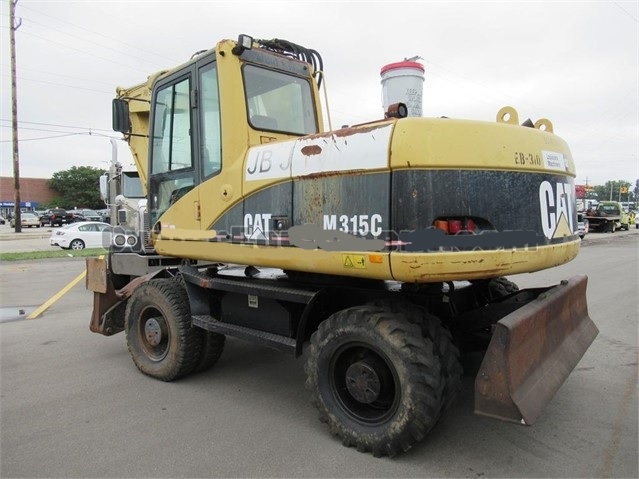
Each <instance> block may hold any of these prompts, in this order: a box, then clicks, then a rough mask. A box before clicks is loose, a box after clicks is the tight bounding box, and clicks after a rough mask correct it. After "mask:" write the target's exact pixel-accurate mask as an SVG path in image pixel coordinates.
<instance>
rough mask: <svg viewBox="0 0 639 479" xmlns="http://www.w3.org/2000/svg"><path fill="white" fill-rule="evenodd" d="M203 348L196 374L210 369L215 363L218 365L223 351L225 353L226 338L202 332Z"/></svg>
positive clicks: (195, 370) (221, 335)
mask: <svg viewBox="0 0 639 479" xmlns="http://www.w3.org/2000/svg"><path fill="white" fill-rule="evenodd" d="M201 335H202V346H201V352H200V358H199V360H198V363H197V365H196V366H195V369H194V370H193V372H194V373H200V372H203V371H206V370H208V369H210V368H211V367H212V366H213V365H214V364H215V363H217V361H218V359H220V356H222V351H224V343H225V341H226V336H224V335H223V334H219V333H214V332H212V331H202V332H201Z"/></svg>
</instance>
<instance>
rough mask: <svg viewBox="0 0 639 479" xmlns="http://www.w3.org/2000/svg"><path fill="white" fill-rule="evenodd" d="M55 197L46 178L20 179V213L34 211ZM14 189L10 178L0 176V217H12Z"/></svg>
mask: <svg viewBox="0 0 639 479" xmlns="http://www.w3.org/2000/svg"><path fill="white" fill-rule="evenodd" d="M56 196H57V194H56V192H55V191H54V190H52V189H50V188H49V180H48V179H47V178H20V208H21V209H22V211H34V210H36V209H38V205H40V204H43V203H47V202H49V201H51V200H52V199H54V198H55V197H56ZM13 210H14V189H13V177H12V176H0V215H1V216H3V217H5V218H8V217H10V216H12V215H13Z"/></svg>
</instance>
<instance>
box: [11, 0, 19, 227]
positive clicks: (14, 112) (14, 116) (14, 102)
mask: <svg viewBox="0 0 639 479" xmlns="http://www.w3.org/2000/svg"><path fill="white" fill-rule="evenodd" d="M16 3H18V0H9V40H10V43H11V126H12V130H13V188H14V195H13V208H14V209H13V217H14V219H15V232H16V233H21V232H22V214H21V213H22V212H21V210H20V156H19V155H18V88H17V82H16V33H15V32H16V30H17V29H18V28H20V25H21V24H22V20H21V19H20V20H18V24H17V25H16V22H15V18H16Z"/></svg>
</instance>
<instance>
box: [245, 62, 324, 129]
mask: <svg viewBox="0 0 639 479" xmlns="http://www.w3.org/2000/svg"><path fill="white" fill-rule="evenodd" d="M243 72H244V90H245V95H246V103H247V111H248V120H249V123H250V125H251V126H252V127H253V128H254V129H256V130H267V131H280V132H283V133H292V134H296V135H307V134H312V133H317V131H318V129H317V121H316V115H315V109H314V106H313V96H312V93H311V85H310V83H309V81H308V79H306V78H301V77H297V76H294V75H290V74H286V73H283V72H278V71H273V70H268V69H266V68H260V67H257V66H255V65H245V66H244V70H243Z"/></svg>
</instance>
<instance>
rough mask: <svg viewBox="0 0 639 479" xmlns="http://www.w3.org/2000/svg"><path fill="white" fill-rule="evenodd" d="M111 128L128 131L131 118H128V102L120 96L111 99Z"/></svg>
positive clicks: (121, 131) (122, 131)
mask: <svg viewBox="0 0 639 479" xmlns="http://www.w3.org/2000/svg"><path fill="white" fill-rule="evenodd" d="M112 107H113V130H114V131H119V132H120V133H129V131H130V130H131V120H130V119H129V103H128V102H127V101H126V100H122V99H120V98H114V99H113V104H112Z"/></svg>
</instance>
